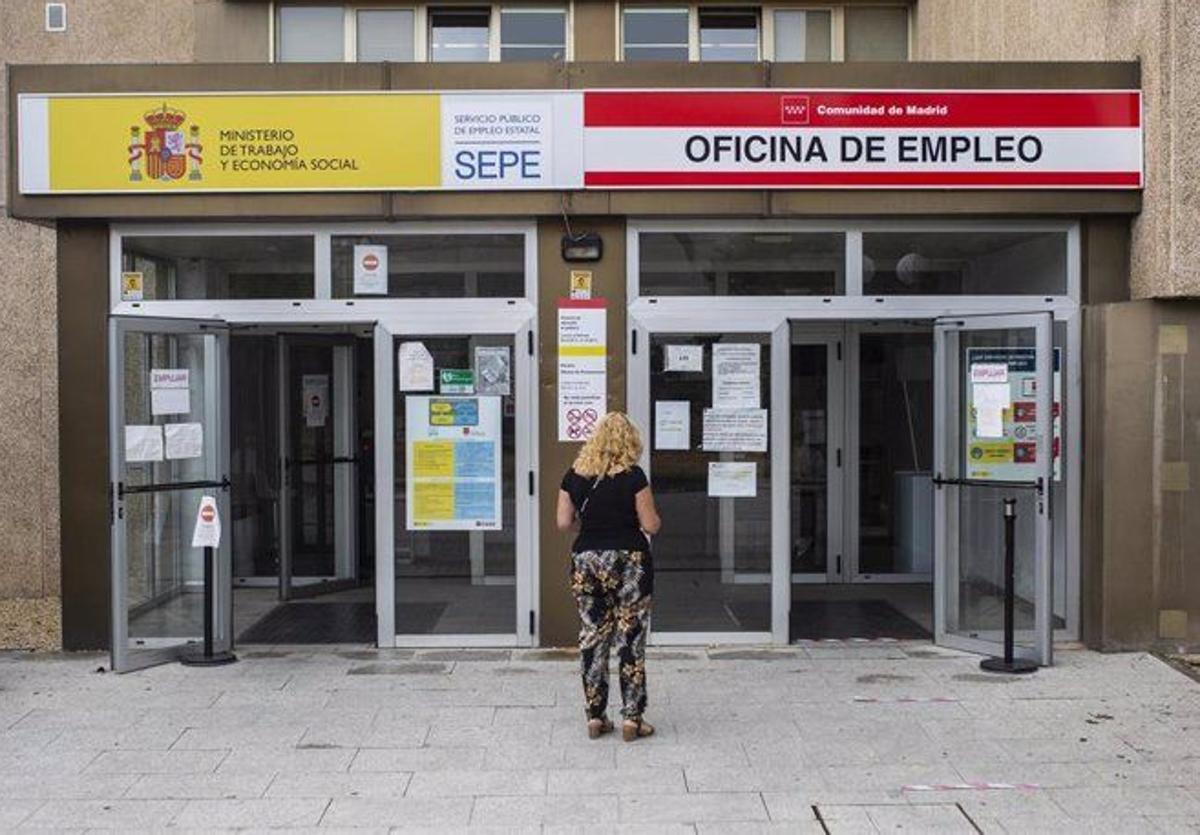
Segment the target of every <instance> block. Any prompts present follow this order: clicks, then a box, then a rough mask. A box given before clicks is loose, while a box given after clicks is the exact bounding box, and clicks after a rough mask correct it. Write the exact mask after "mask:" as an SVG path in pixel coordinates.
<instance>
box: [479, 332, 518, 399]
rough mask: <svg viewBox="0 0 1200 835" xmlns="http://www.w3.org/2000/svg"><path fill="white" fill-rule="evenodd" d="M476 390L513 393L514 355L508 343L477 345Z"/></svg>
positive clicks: (484, 392) (504, 395)
mask: <svg viewBox="0 0 1200 835" xmlns="http://www.w3.org/2000/svg"><path fill="white" fill-rule="evenodd" d="M475 392H476V393H477V394H499V395H501V396H503V397H508V395H509V394H511V393H512V357H511V356H510V354H509V352H508V346H507V345H478V346H476V347H475Z"/></svg>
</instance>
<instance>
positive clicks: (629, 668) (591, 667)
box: [558, 412, 662, 742]
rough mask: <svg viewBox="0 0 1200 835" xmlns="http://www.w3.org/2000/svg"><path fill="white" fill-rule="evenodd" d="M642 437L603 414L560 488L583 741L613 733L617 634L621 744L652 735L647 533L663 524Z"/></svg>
mask: <svg viewBox="0 0 1200 835" xmlns="http://www.w3.org/2000/svg"><path fill="white" fill-rule="evenodd" d="M641 455H642V439H641V436H640V435H639V434H638V430H637V427H635V426H634V425H633V423H631V422H630V420H629V418H627V417H626V416H625V415H623V414H621V413H620V412H610V413H608V414H606V415H605V416H604V417H603V418H602V419H601V420H600V423H599V424H598V425H597V427H596V431H595V433H594V434H593V435H592V437H591V438H589V439H588V441H587V442H586V443H585V444H584V445H583V448H582V449H580V450H579V455H578V457H576V459H575V463H574V465H573V466H572V467H571V469H569V470H568V471H567V474H566V475H565V476H564V477H563V480H562V489H561V490H559V491H558V529H559V530H561V531H566V530H578V531H579V535H578V536H577V537H576V538H575V544H574V546H572V548H571V591H572V593H573V594H574V595H575V602H576V603H577V604H578V606H579V620H580V623H581V626H580V630H579V655H580V661H581V662H582V665H583V697H584V701H585V708H586V712H587V720H588V721H587V729H588V736H589V737H591V738H592V739H596V738H597V737H599V736H600V735H602V734H606V733H608V732H609V731H611V730H612V729H613V725H612V722H610V721H609V720H608V717H607V715H606V713H607V710H608V653H609V649H610V647H611V646H612V643H613V638H614V634H615V637H616V642H617V661H618V665H619V666H618V669H619V671H620V677H621V700H622V702H623V703H624V707H623V708H622V710H621V714H622V716H624V719H625V722H624V725H623V727H622V736H623V737H624V738H625V741H626V742H632V741H633V740H635V739H637V738H639V737H643V736H650V734H652V733H654V727H653V726H652V725H650V724H649V723H647V722H646V721H645V720H644V719H643V718H642V714H643V713H644V712H645V710H646V633H647V632H648V631H649V629H650V600H651V597H650V596H651V594H652V593H653V591H654V565H653V563H652V562H651V559H650V542H649V540H648V539H647V538H646V534H650V535H653V534H656V533H658V529H659V527H660V526H661V524H662V523H661V521H660V520H659V518H658V511H657V510H655V508H654V496H653V494H652V493H651V492H650V483H649V482H648V481H647V479H646V474H645V473H644V472H643V471H642V468H641V467H639V466H638V465H637V460H638V459H639V458H640V457H641Z"/></svg>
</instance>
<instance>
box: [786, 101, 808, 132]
mask: <svg viewBox="0 0 1200 835" xmlns="http://www.w3.org/2000/svg"><path fill="white" fill-rule="evenodd" d="M779 121H780V123H781V124H784V125H807V124H808V96H780V97H779Z"/></svg>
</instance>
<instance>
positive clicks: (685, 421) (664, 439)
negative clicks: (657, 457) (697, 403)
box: [654, 400, 692, 449]
mask: <svg viewBox="0 0 1200 835" xmlns="http://www.w3.org/2000/svg"><path fill="white" fill-rule="evenodd" d="M691 445H692V404H691V403H690V402H689V401H687V400H658V401H655V403H654V448H655V449H691Z"/></svg>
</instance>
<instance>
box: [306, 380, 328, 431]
mask: <svg viewBox="0 0 1200 835" xmlns="http://www.w3.org/2000/svg"><path fill="white" fill-rule="evenodd" d="M300 385H301V395H300V396H301V400H302V401H303V406H304V425H305V426H306V427H308V428H309V429H317V428H320V427H322V426H324V425H325V421H326V419H328V417H329V375H328V374H305V375H304V376H303V377H301V379H300Z"/></svg>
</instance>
